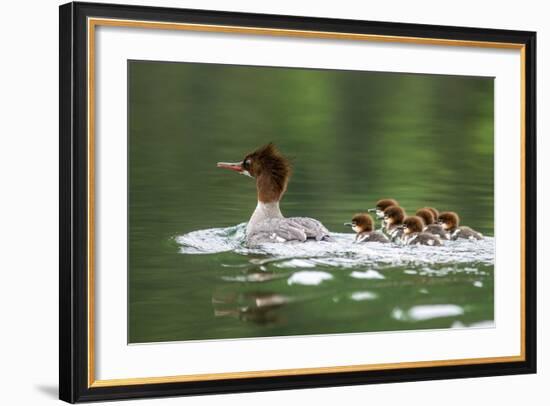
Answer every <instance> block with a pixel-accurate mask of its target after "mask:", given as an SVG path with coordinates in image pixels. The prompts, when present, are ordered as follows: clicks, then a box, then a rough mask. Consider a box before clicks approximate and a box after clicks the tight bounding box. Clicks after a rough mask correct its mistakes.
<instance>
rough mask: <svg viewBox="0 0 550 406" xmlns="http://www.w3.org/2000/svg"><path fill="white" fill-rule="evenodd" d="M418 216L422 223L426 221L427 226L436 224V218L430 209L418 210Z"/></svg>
mask: <svg viewBox="0 0 550 406" xmlns="http://www.w3.org/2000/svg"><path fill="white" fill-rule="evenodd" d="M416 215H417V216H418V217H420V218H421V219H422V221H424V224H425V225H430V224H433V223H435V217H434V215H433V213H432V212H431V211H430V210H429V209H428V208H425V209H419V210H417V211H416Z"/></svg>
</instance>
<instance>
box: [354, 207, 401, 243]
mask: <svg viewBox="0 0 550 406" xmlns="http://www.w3.org/2000/svg"><path fill="white" fill-rule="evenodd" d="M344 225H345V226H350V227H351V228H352V230H353V231H355V232H356V233H357V234H356V236H355V242H357V243H359V242H382V243H386V242H390V240H389V239H388V237H386V235H385V234H383V233H381V232H380V231H374V222H373V220H372V217H371V216H369V215H368V214H366V213H359V214H356V215H355V216H353V218H352V219H351V223H344Z"/></svg>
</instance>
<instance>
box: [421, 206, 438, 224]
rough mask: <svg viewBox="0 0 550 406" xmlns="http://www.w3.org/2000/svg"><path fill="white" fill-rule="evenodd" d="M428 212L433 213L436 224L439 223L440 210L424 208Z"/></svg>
mask: <svg viewBox="0 0 550 406" xmlns="http://www.w3.org/2000/svg"><path fill="white" fill-rule="evenodd" d="M424 208H425V209H426V210H429V211H431V212H432V214H433V216H434V222H436V221H437V219H438V218H439V210H437V209H436V208H433V207H424Z"/></svg>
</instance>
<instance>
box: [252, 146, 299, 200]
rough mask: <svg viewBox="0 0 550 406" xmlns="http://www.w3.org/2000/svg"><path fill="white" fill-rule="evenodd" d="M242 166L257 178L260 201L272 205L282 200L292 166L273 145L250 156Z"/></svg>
mask: <svg viewBox="0 0 550 406" xmlns="http://www.w3.org/2000/svg"><path fill="white" fill-rule="evenodd" d="M242 166H243V169H244V170H246V171H248V173H249V174H250V176H252V177H253V178H256V187H257V189H258V200H260V201H261V202H264V203H270V202H275V201H279V200H280V199H281V197H282V195H283V194H284V193H285V191H286V187H287V184H288V179H289V178H290V174H291V166H290V162H289V160H288V159H287V158H285V157H284V156H283V155H282V154H281V153H280V152H279V150H278V149H277V147H276V146H275V145H274V144H273V143H271V142H270V143H269V144H267V145H264V146H263V147H260V148H258V149H257V150H256V151H254V152H251V153H250V154H248V155H247V156H246V157H245V158H244V159H243V163H242Z"/></svg>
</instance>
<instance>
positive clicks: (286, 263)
mask: <svg viewBox="0 0 550 406" xmlns="http://www.w3.org/2000/svg"><path fill="white" fill-rule="evenodd" d="M245 230H246V223H242V224H239V225H237V226H234V227H227V228H210V229H206V230H197V231H192V232H190V233H187V234H184V235H180V236H176V237H175V240H176V242H177V243H178V244H179V245H180V252H181V253H182V254H216V253H221V252H234V253H237V254H240V255H267V256H269V257H268V258H264V259H257V258H255V259H254V260H255V261H256V262H258V264H266V263H272V262H274V263H275V265H276V266H277V264H279V266H282V267H285V268H298V269H302V268H313V267H315V266H316V265H323V266H328V267H338V268H355V267H364V266H369V265H370V266H372V265H377V266H378V267H379V266H381V265H382V266H388V267H391V266H401V265H413V266H414V265H430V264H457V263H463V264H464V263H473V264H485V265H494V238H493V237H485V238H484V239H483V240H481V241H469V240H458V241H445V242H444V245H443V246H441V247H430V246H399V245H396V244H380V243H368V244H355V243H354V235H353V234H342V233H332V234H331V235H332V240H331V241H307V242H295V243H293V242H289V243H284V244H281V243H266V244H263V245H261V246H259V247H254V248H249V247H247V246H246V244H245ZM472 269H475V268H472ZM424 272H426V273H429V272H430V270H429V268H426V269H425V270H424Z"/></svg>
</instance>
